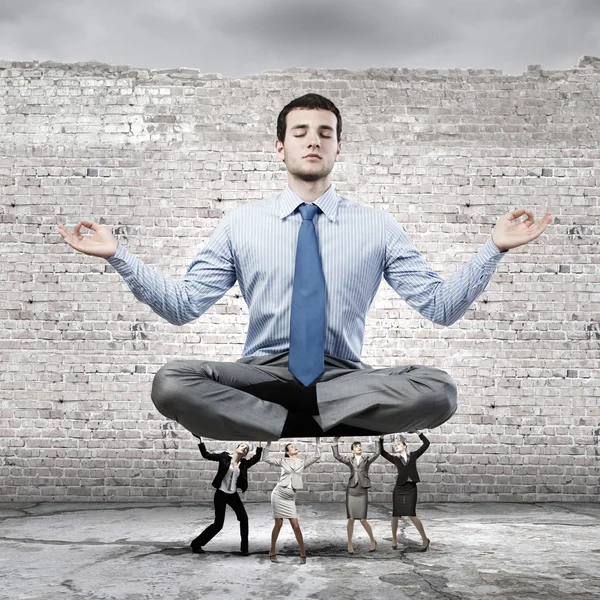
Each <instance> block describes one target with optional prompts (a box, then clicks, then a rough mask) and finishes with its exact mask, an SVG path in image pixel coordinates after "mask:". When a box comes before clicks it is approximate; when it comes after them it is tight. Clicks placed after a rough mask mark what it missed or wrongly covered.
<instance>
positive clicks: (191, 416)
mask: <svg viewBox="0 0 600 600" xmlns="http://www.w3.org/2000/svg"><path fill="white" fill-rule="evenodd" d="M287 364H288V353H287V352H285V353H282V354H274V355H270V356H253V357H248V358H242V359H240V360H239V361H237V362H234V363H227V362H212V361H206V360H177V361H173V362H170V363H167V364H166V365H165V366H163V367H161V368H160V369H159V371H158V372H157V374H156V376H155V377H154V382H153V385H152V401H153V402H154V404H155V406H156V408H157V409H158V411H159V412H160V413H161V414H163V415H164V416H165V417H167V418H169V419H173V420H174V421H177V422H178V423H180V424H181V425H182V426H183V427H185V428H186V429H187V430H188V431H191V432H192V433H195V434H196V435H198V436H201V437H208V438H211V439H216V440H264V441H268V440H278V439H279V438H280V437H281V431H282V429H283V425H284V423H285V420H286V417H287V410H286V409H285V408H283V407H282V406H279V405H278V404H274V403H272V402H267V401H265V400H261V399H259V398H256V397H255V396H252V395H251V394H248V393H246V392H243V391H241V390H240V389H239V388H243V387H245V386H249V385H252V384H256V383H265V382H269V381H280V382H293V381H295V379H294V376H293V375H292V374H291V373H290V372H289V371H288V368H287ZM317 403H318V406H319V415H318V416H316V417H314V418H315V420H316V421H317V422H318V423H319V425H320V426H321V428H322V429H323V430H324V432H325V433H326V432H327V430H328V429H331V428H332V427H334V426H335V425H338V424H340V423H344V424H346V425H351V426H354V427H360V428H362V429H368V430H371V431H376V432H380V433H382V434H386V433H397V432H402V431H412V430H418V429H432V428H433V427H438V426H439V425H441V424H442V423H444V422H445V421H447V420H448V419H449V418H450V417H451V416H452V415H453V414H454V412H455V410H456V405H457V392H456V384H455V383H454V381H453V380H452V378H451V377H450V376H449V375H448V374H447V373H446V372H444V371H441V370H440V369H435V368H433V367H426V366H421V365H410V366H402V367H391V368H388V369H372V368H370V367H366V366H365V365H362V364H357V363H354V362H351V361H348V360H343V359H339V358H333V357H331V356H325V371H324V372H323V374H322V375H321V376H320V377H319V379H317Z"/></svg>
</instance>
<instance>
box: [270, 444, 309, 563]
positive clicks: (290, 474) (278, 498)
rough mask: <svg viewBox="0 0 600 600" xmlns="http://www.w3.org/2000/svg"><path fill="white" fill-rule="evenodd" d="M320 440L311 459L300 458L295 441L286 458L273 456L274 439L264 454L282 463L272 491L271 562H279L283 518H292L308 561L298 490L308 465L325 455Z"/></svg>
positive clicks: (274, 462) (303, 559)
mask: <svg viewBox="0 0 600 600" xmlns="http://www.w3.org/2000/svg"><path fill="white" fill-rule="evenodd" d="M320 443H321V439H320V438H317V450H316V453H315V455H314V456H312V457H311V458H308V459H307V460H301V459H299V458H298V448H297V447H296V445H295V444H292V443H289V444H286V446H285V456H284V457H283V458H271V457H270V456H269V451H270V449H271V442H269V443H268V444H267V446H266V448H265V449H264V453H263V457H262V458H263V460H264V462H266V463H267V464H269V465H273V466H275V467H281V473H280V475H279V481H278V482H277V485H276V486H275V489H274V490H273V491H272V492H271V508H272V509H273V518H274V519H275V524H274V525H273V531H272V533H271V551H270V553H269V556H270V558H271V562H277V554H276V553H275V546H276V544H277V538H278V537H279V532H280V531H281V527H282V526H283V520H284V519H289V520H290V524H291V526H292V529H293V530H294V535H295V536H296V540H297V541H298V546H300V562H301V563H302V564H305V563H306V551H305V549H304V538H303V537H302V530H301V529H300V524H299V523H298V513H297V512H296V491H297V490H301V489H302V487H303V483H302V473H303V472H304V469H306V468H307V467H310V466H311V465H312V464H314V463H316V462H317V461H318V460H320V459H321V447H320Z"/></svg>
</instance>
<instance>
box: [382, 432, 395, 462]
mask: <svg viewBox="0 0 600 600" xmlns="http://www.w3.org/2000/svg"><path fill="white" fill-rule="evenodd" d="M379 454H381V456H383V458H385V460H389V461H390V462H391V463H394V464H396V458H395V457H394V456H392V455H391V454H390V453H389V452H387V451H386V449H385V448H384V447H383V438H382V437H380V438H379Z"/></svg>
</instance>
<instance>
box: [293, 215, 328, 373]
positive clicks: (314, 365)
mask: <svg viewBox="0 0 600 600" xmlns="http://www.w3.org/2000/svg"><path fill="white" fill-rule="evenodd" d="M298 210H299V211H300V214H301V215H302V225H301V226H300V232H299V233H298V246H297V247H296V269H295V271H294V289H293V291H292V316H291V320H290V357H289V363H288V369H289V371H290V373H292V375H294V377H295V378H296V379H298V381H300V383H302V384H303V385H310V384H311V383H312V382H313V381H314V380H315V379H316V378H317V377H319V375H321V373H323V369H324V363H323V361H324V354H325V277H324V275H323V267H322V265H321V256H320V255H319V243H318V241H317V232H316V231H315V224H314V223H313V217H314V216H315V214H316V213H317V211H318V210H319V207H318V206H315V205H314V204H301V205H300V206H299V207H298Z"/></svg>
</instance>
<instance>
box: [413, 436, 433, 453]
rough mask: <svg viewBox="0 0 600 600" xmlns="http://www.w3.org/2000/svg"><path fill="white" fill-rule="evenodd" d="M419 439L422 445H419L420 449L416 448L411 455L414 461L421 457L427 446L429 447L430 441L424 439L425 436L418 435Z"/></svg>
mask: <svg viewBox="0 0 600 600" xmlns="http://www.w3.org/2000/svg"><path fill="white" fill-rule="evenodd" d="M419 437H420V438H421V441H422V442H423V443H422V444H421V447H420V448H417V449H416V450H415V451H414V452H412V453H411V454H412V456H413V458H415V459H417V458H419V456H421V454H423V452H425V450H427V448H429V446H430V445H431V443H430V441H429V440H428V439H427V438H426V437H425V434H423V433H419Z"/></svg>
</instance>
